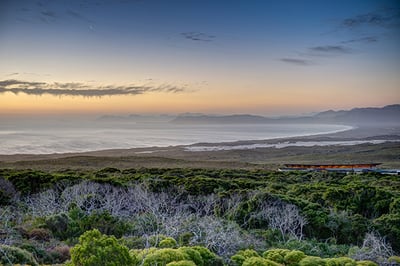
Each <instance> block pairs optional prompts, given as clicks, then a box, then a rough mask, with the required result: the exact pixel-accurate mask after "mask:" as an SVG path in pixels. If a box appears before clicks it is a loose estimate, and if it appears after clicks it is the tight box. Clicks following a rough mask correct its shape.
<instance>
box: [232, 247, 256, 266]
mask: <svg viewBox="0 0 400 266" xmlns="http://www.w3.org/2000/svg"><path fill="white" fill-rule="evenodd" d="M252 257H260V255H259V254H258V253H257V251H255V250H253V249H246V250H239V251H238V252H236V254H235V255H233V256H232V257H231V260H232V261H233V262H234V264H235V265H238V266H240V265H242V264H243V262H244V261H245V260H246V259H248V258H252Z"/></svg>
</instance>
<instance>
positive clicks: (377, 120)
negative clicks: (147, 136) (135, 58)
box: [171, 104, 400, 125]
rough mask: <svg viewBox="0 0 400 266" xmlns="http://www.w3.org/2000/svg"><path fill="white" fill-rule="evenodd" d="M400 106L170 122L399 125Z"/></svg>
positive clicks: (199, 117) (188, 118) (180, 118)
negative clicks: (280, 115)
mask: <svg viewBox="0 0 400 266" xmlns="http://www.w3.org/2000/svg"><path fill="white" fill-rule="evenodd" d="M399 117H400V104H395V105H388V106H385V107H381V108H372V107H369V108H354V109H351V110H341V111H333V110H329V111H324V112H320V113H317V114H315V115H312V116H302V117H282V118H269V117H264V116H256V115H248V114H242V115H227V116H210V115H196V116H185V115H183V116H178V117H176V118H175V119H173V120H172V121H171V123H177V124H191V123H192V124H258V123H322V124H323V123H340V124H350V125H365V124H390V123H392V124H399V123H400V118H399Z"/></svg>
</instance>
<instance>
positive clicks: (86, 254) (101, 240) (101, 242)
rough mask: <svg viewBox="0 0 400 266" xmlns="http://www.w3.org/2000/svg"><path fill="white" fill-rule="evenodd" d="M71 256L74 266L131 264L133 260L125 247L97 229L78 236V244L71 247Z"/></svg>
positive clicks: (125, 265)
mask: <svg viewBox="0 0 400 266" xmlns="http://www.w3.org/2000/svg"><path fill="white" fill-rule="evenodd" d="M71 258H72V263H73V265H75V266H103V265H104V266H106V265H107V266H110V265H115V266H117V265H118V266H131V265H133V262H134V260H133V258H132V257H131V256H130V255H129V251H128V248H127V247H125V246H123V245H121V244H119V243H118V241H117V239H116V238H115V237H114V236H106V235H103V234H101V233H100V231H99V230H97V229H94V230H91V231H87V232H85V233H84V234H83V235H81V236H80V237H79V244H77V245H76V246H75V247H73V248H72V249H71Z"/></svg>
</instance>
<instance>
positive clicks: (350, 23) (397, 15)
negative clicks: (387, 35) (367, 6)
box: [341, 8, 400, 28]
mask: <svg viewBox="0 0 400 266" xmlns="http://www.w3.org/2000/svg"><path fill="white" fill-rule="evenodd" d="M399 21H400V9H399V8H386V9H382V10H379V11H375V12H370V13H366V14H360V15H357V16H354V17H350V18H346V19H344V20H343V21H342V23H341V25H342V26H343V27H347V28H356V27H360V26H374V27H383V28H392V27H398V26H399Z"/></svg>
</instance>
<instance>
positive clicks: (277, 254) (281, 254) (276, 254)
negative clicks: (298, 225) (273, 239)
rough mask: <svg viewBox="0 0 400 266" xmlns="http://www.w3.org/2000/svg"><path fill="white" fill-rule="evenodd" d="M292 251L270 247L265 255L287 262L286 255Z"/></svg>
mask: <svg viewBox="0 0 400 266" xmlns="http://www.w3.org/2000/svg"><path fill="white" fill-rule="evenodd" d="M289 252H290V250H288V249H270V250H267V251H265V252H264V253H263V257H264V258H265V259H268V260H272V261H275V262H278V263H281V264H282V263H284V262H285V259H284V258H285V256H286V255H287V254H288V253H289Z"/></svg>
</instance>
